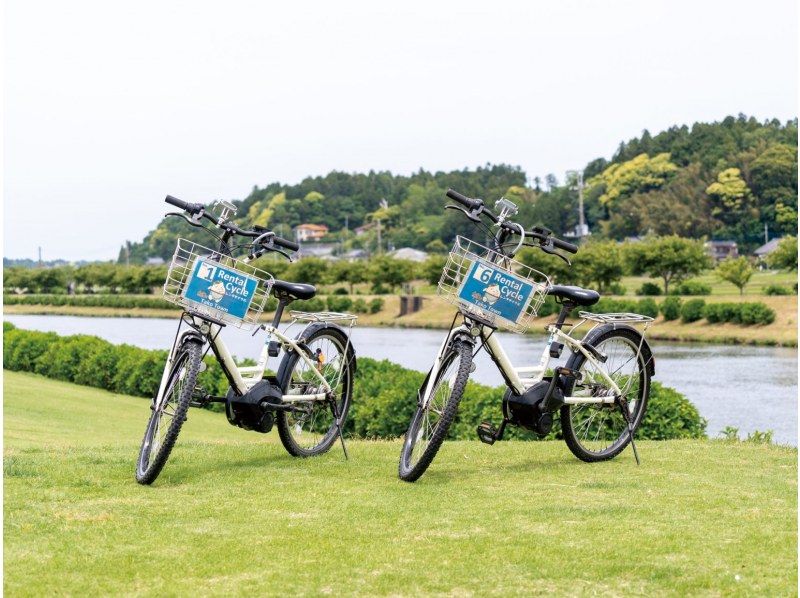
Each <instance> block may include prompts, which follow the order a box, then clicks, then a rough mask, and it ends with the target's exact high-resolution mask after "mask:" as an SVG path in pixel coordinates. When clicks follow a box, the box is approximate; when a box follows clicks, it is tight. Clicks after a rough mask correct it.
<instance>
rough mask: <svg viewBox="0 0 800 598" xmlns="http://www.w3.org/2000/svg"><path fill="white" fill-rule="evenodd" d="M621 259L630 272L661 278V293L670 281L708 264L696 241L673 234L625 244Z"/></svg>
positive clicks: (705, 255) (665, 291)
mask: <svg viewBox="0 0 800 598" xmlns="http://www.w3.org/2000/svg"><path fill="white" fill-rule="evenodd" d="M625 259H626V261H627V262H628V266H629V268H630V270H631V272H632V273H633V274H648V275H649V276H652V277H653V278H661V280H663V281H664V294H668V293H669V283H670V282H676V283H678V282H681V281H682V280H685V279H686V278H688V277H689V276H693V275H695V274H699V273H700V272H702V271H703V270H704V269H705V268H708V267H709V265H710V258H709V257H708V255H707V254H706V251H705V248H704V247H703V244H702V243H701V242H700V241H694V240H692V239H684V238H682V237H679V236H677V235H670V236H668V237H647V238H645V239H644V240H642V241H639V242H636V243H628V244H627V245H626V247H625Z"/></svg>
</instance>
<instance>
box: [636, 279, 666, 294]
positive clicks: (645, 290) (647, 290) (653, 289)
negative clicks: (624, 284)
mask: <svg viewBox="0 0 800 598" xmlns="http://www.w3.org/2000/svg"><path fill="white" fill-rule="evenodd" d="M636 294H637V295H642V296H648V297H657V296H658V295H660V294H661V286H660V285H658V284H656V283H654V282H645V283H643V284H642V286H640V287H639V288H638V289H637V290H636Z"/></svg>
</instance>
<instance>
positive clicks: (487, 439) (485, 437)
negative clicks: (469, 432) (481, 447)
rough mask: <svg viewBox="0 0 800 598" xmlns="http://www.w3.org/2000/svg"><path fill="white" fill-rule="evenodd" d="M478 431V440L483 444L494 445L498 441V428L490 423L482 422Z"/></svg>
mask: <svg viewBox="0 0 800 598" xmlns="http://www.w3.org/2000/svg"><path fill="white" fill-rule="evenodd" d="M476 431H477V432H478V439H479V440H480V441H481V442H483V443H486V444H494V443H495V442H496V441H497V428H495V427H494V426H493V425H492V424H491V423H490V422H482V423H481V425H479V426H478V428H477V430H476Z"/></svg>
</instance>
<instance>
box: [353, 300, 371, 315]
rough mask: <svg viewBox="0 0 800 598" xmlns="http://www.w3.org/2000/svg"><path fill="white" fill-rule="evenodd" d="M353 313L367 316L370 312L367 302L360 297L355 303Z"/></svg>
mask: <svg viewBox="0 0 800 598" xmlns="http://www.w3.org/2000/svg"><path fill="white" fill-rule="evenodd" d="M353 311H354V312H355V313H357V314H365V313H367V312H368V311H369V307H367V302H366V301H364V300H363V299H361V298H360V297H359V298H358V299H356V300H355V301H353Z"/></svg>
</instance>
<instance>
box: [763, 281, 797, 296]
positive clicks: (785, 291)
mask: <svg viewBox="0 0 800 598" xmlns="http://www.w3.org/2000/svg"><path fill="white" fill-rule="evenodd" d="M795 292H796V291H793V290H792V289H790V288H789V287H785V286H783V285H779V284H771V285H769V286H767V287H765V288H764V294H765V295H794V294H795Z"/></svg>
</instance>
